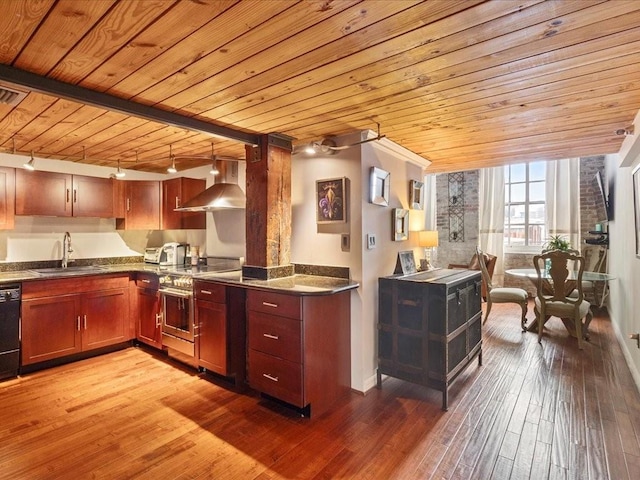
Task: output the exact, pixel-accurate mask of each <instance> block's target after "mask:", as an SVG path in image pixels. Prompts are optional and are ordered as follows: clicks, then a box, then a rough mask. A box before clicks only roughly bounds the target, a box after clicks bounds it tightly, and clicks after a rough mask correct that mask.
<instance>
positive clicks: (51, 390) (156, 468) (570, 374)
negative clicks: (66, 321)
mask: <svg viewBox="0 0 640 480" xmlns="http://www.w3.org/2000/svg"><path fill="white" fill-rule="evenodd" d="M518 310H519V309H518V307H517V306H514V305H495V306H494V308H493V309H492V314H491V317H490V318H489V321H488V322H487V324H486V328H485V331H484V358H483V366H482V367H478V366H477V363H476V362H474V363H473V364H472V365H471V366H470V367H469V368H468V369H467V371H466V372H464V373H463V374H462V375H461V377H460V378H459V380H458V381H457V382H456V384H455V385H454V387H453V388H452V391H451V394H450V397H449V398H450V408H449V411H448V412H442V411H441V410H440V405H441V395H440V393H439V392H436V391H434V390H430V389H427V388H424V387H419V386H416V385H412V384H410V383H407V382H402V381H400V380H396V379H387V380H386V381H385V382H384V384H383V388H382V390H376V389H374V390H372V391H371V392H369V393H368V394H367V395H366V396H362V395H359V394H356V393H354V394H352V395H350V396H349V397H348V398H345V399H344V401H341V402H340V403H339V404H338V405H336V408H335V410H333V411H331V412H329V413H327V414H324V415H322V416H319V417H317V418H311V419H308V418H300V417H299V416H297V415H296V414H295V413H293V412H292V411H290V410H288V409H286V408H283V407H282V406H280V405H277V404H275V403H273V402H270V401H267V400H264V399H261V398H260V397H259V396H257V395H255V394H252V393H251V392H248V393H247V392H245V393H236V392H234V391H231V390H229V389H227V388H223V387H221V386H219V385H217V384H216V383H215V382H212V381H210V380H207V379H205V378H203V377H202V376H199V375H197V374H196V373H195V372H193V371H191V370H188V369H185V368H181V367H179V366H177V365H176V364H173V363H170V362H167V361H164V360H158V359H157V358H155V357H154V356H153V355H151V354H150V353H149V352H147V351H145V350H142V349H138V348H130V349H127V350H123V351H120V352H115V353H111V354H107V355H104V356H101V357H97V358H92V359H88V360H83V361H80V362H77V363H74V364H68V365H64V366H61V367H56V368H53V369H49V370H46V371H40V372H36V373H32V374H29V375H26V376H24V377H22V378H18V379H14V380H9V381H5V382H2V383H0V418H1V419H2V420H1V421H0V479H12V480H14V479H29V480H34V479H74V480H75V479H85V478H99V479H127V478H135V479H154V480H158V479H187V478H190V479H261V480H267V479H291V478H296V479H334V478H335V479H340V478H343V479H344V478H358V479H361V478H365V479H391V478H393V479H397V478H405V479H413V478H438V479H440V478H453V479H469V478H477V479H490V478H495V479H500V478H505V479H506V478H513V479H525V478H531V479H536V480H537V479H544V478H551V479H557V478H562V479H601V478H602V479H605V478H609V479H612V480H620V479H635V478H638V476H637V475H638V472H639V471H640V442H639V436H640V395H639V394H638V391H637V389H636V387H635V385H634V384H633V381H632V378H631V375H630V373H629V370H628V368H627V367H626V365H625V363H624V360H623V357H622V353H621V351H620V348H619V347H618V344H617V342H616V340H615V338H614V335H613V332H612V328H611V324H610V322H609V319H608V318H607V317H606V316H602V315H597V314H596V318H595V319H594V320H593V322H592V324H591V327H592V328H591V332H592V333H591V342H590V343H586V344H585V349H584V351H582V352H580V351H579V350H578V348H577V342H576V340H575V339H573V338H569V337H568V336H567V334H566V331H565V330H564V326H563V325H562V324H561V322H560V321H559V320H557V319H552V320H551V321H550V323H549V329H548V331H547V334H546V335H545V337H544V339H543V343H542V346H540V345H539V344H538V343H537V336H536V335H534V334H532V333H522V332H521V331H520V328H519V318H518ZM532 315H533V313H532V310H531V308H530V309H529V315H528V317H529V319H531V317H532Z"/></svg>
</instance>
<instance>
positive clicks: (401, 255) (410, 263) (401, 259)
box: [393, 251, 418, 275]
mask: <svg viewBox="0 0 640 480" xmlns="http://www.w3.org/2000/svg"><path fill="white" fill-rule="evenodd" d="M417 272H418V268H417V267H416V259H415V258H414V256H413V252H412V251H407V252H398V259H397V260H396V268H395V270H394V271H393V273H394V274H396V275H397V274H402V275H409V274H411V273H417Z"/></svg>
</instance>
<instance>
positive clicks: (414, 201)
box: [409, 180, 424, 210]
mask: <svg viewBox="0 0 640 480" xmlns="http://www.w3.org/2000/svg"><path fill="white" fill-rule="evenodd" d="M409 208H412V209H414V210H422V209H423V208H424V183H423V182H418V181H417V180H411V181H410V182H409Z"/></svg>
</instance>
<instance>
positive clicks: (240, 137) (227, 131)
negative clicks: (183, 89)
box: [0, 65, 260, 146]
mask: <svg viewBox="0 0 640 480" xmlns="http://www.w3.org/2000/svg"><path fill="white" fill-rule="evenodd" d="M0 83H3V84H5V85H6V86H8V87H10V86H14V87H15V88H18V89H20V88H22V89H28V90H29V91H32V92H38V93H43V94H46V95H51V96H54V97H59V98H64V99H66V100H72V101H75V102H79V103H83V104H86V105H92V106H94V107H98V108H104V109H106V110H110V111H113V112H119V113H123V114H125V115H131V116H133V117H138V118H144V119H146V120H151V121H154V122H159V123H162V124H165V125H171V126H174V127H179V128H184V129H187V130H191V131H194V132H199V133H205V134H209V135H214V136H216V137H222V138H226V139H228V140H235V141H238V142H241V143H244V144H247V145H254V146H255V145H258V144H259V141H260V135H258V134H254V133H247V132H241V131H238V130H234V129H232V128H228V127H224V126H220V125H214V124H212V123H208V122H204V121H202V120H198V119H195V118H191V117H185V116H183V115H178V114H176V113H173V112H168V111H165V110H160V109H158V108H155V107H150V106H147V105H142V104H140V103H137V102H132V101H130V100H125V99H123V98H119V97H115V96H113V95H109V94H107V93H102V92H95V91H93V90H89V89H88V88H84V87H80V86H78V85H71V84H69V83H64V82H60V81H59V80H54V79H51V78H46V77H42V76H40V75H36V74H34V73H31V72H27V71H25V70H20V69H18V68H14V67H11V66H8V65H0Z"/></svg>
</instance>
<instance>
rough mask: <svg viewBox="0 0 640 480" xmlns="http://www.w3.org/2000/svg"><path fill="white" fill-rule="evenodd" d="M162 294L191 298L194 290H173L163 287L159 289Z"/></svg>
mask: <svg viewBox="0 0 640 480" xmlns="http://www.w3.org/2000/svg"><path fill="white" fill-rule="evenodd" d="M158 291H159V292H160V294H162V295H167V296H169V297H179V298H191V297H193V292H191V291H188V290H171V289H168V288H166V289H165V288H161V289H160V290H158Z"/></svg>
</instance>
